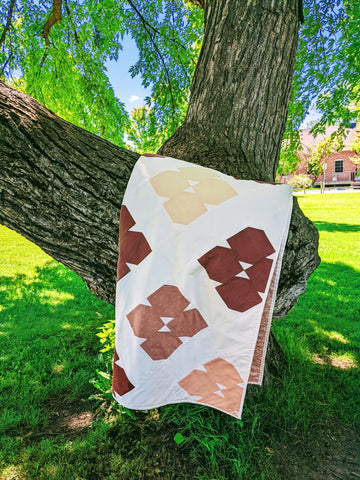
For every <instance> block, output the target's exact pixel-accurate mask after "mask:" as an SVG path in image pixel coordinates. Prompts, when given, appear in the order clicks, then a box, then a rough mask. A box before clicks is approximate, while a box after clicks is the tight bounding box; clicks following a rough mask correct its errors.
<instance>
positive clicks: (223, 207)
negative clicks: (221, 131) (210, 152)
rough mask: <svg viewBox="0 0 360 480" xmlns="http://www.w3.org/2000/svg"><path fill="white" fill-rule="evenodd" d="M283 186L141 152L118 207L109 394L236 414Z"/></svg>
mask: <svg viewBox="0 0 360 480" xmlns="http://www.w3.org/2000/svg"><path fill="white" fill-rule="evenodd" d="M291 212H292V187H290V186H288V185H273V184H266V183H258V182H254V181H246V180H237V179H235V178H233V177H230V176H228V175H224V174H222V173H220V172H218V171H215V170H212V169H209V168H204V167H200V166H197V165H194V164H191V163H188V162H184V161H182V160H177V159H174V158H170V157H160V156H157V155H150V156H147V155H143V156H142V157H140V158H139V160H138V161H137V163H136V165H135V167H134V169H133V172H132V174H131V177H130V180H129V183H128V186H127V189H126V192H125V195H124V200H123V204H122V207H121V212H120V226H119V260H118V268H117V285H116V322H115V353H114V364H113V396H114V398H115V400H116V401H117V402H119V403H120V404H121V405H123V406H125V407H127V408H130V409H136V410H149V409H151V408H155V407H159V406H162V405H166V404H170V403H180V402H190V403H198V404H203V405H207V406H209V407H213V408H216V409H218V410H221V411H222V412H225V413H227V414H229V415H232V416H234V417H237V418H240V417H241V412H242V408H243V403H244V397H245V392H246V387H247V384H248V383H256V384H261V382H262V376H263V371H264V362H265V355H266V348H267V342H268V337H269V332H270V325H271V319H272V312H273V308H274V302H275V298H276V290H277V285H278V280H279V275H280V270H281V260H282V255H283V251H284V248H285V243H286V239H287V234H288V229H289V223H290V217H291Z"/></svg>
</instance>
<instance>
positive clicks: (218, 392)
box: [214, 390, 225, 398]
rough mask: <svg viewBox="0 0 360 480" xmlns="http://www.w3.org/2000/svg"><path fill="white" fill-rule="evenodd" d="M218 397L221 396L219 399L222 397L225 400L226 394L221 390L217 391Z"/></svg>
mask: <svg viewBox="0 0 360 480" xmlns="http://www.w3.org/2000/svg"><path fill="white" fill-rule="evenodd" d="M214 393H215V394H216V395H219V397H222V398H225V396H224V394H223V393H222V391H221V390H217V391H216V392H214Z"/></svg>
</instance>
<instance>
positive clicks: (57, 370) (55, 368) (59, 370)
mask: <svg viewBox="0 0 360 480" xmlns="http://www.w3.org/2000/svg"><path fill="white" fill-rule="evenodd" d="M52 371H53V373H58V374H61V373H63V371H64V365H54V366H53V367H52Z"/></svg>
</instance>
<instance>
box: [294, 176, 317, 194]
mask: <svg viewBox="0 0 360 480" xmlns="http://www.w3.org/2000/svg"><path fill="white" fill-rule="evenodd" d="M289 184H290V185H293V186H294V187H295V188H302V189H303V191H304V194H305V193H306V189H307V188H309V187H311V185H312V182H311V179H310V178H309V177H307V176H306V175H303V174H301V175H294V176H293V178H292V179H291V180H290V181H289Z"/></svg>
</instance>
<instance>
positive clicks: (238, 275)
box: [235, 270, 250, 280]
mask: <svg viewBox="0 0 360 480" xmlns="http://www.w3.org/2000/svg"><path fill="white" fill-rule="evenodd" d="M235 277H239V278H246V279H247V280H250V278H249V276H248V275H247V273H246V272H245V270H243V271H242V272H240V273H238V274H237V275H235Z"/></svg>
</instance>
